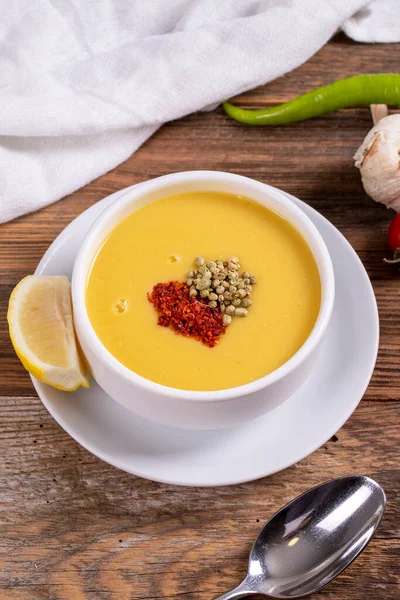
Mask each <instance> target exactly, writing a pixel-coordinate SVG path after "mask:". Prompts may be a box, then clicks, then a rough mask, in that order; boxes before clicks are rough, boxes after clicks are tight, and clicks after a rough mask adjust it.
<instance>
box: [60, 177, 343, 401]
mask: <svg viewBox="0 0 400 600" xmlns="http://www.w3.org/2000/svg"><path fill="white" fill-rule="evenodd" d="M196 180H198V181H199V182H200V181H205V180H209V181H210V180H213V181H214V182H215V183H219V184H221V183H222V184H223V183H231V184H232V183H235V182H236V183H238V184H242V185H246V186H247V187H248V188H249V189H250V191H249V193H248V194H247V192H246V195H248V197H250V198H251V197H252V196H251V188H252V189H254V190H257V191H258V192H261V193H264V194H265V195H266V196H268V195H269V196H272V197H273V198H274V200H276V201H277V202H278V203H280V204H281V205H283V206H284V207H285V208H286V209H287V210H288V211H289V212H290V213H291V214H292V216H293V217H294V218H295V219H297V220H298V221H301V222H302V223H303V225H304V226H305V229H306V230H307V234H308V235H309V236H311V237H312V238H313V239H314V242H315V245H316V247H317V248H318V253H319V256H317V253H316V252H315V251H314V250H313V249H312V248H311V247H310V250H311V252H312V254H313V256H314V258H315V259H316V260H317V258H319V261H318V262H319V271H320V278H321V305H320V309H319V312H318V316H317V319H316V321H315V323H314V326H313V328H312V330H311V332H310V334H309V336H308V338H307V339H306V340H305V342H304V343H303V344H302V346H301V347H300V348H299V349H298V350H297V352H295V354H293V356H291V357H290V358H289V360H287V361H286V362H285V363H283V365H281V366H280V367H278V368H277V369H275V370H274V371H271V372H270V373H268V374H267V375H264V376H263V377H260V378H259V379H256V380H254V381H252V382H250V383H246V384H242V385H240V386H235V387H232V388H225V389H222V390H215V391H192V390H185V389H180V388H174V387H169V386H166V385H163V384H160V383H156V382H154V381H151V380H150V379H147V378H146V377H143V376H142V375H139V374H138V373H136V372H135V371H132V370H131V369H129V368H128V367H126V366H125V365H123V364H122V363H121V362H120V361H119V360H118V359H117V358H116V357H115V356H114V355H113V354H111V352H110V351H109V350H107V348H106V347H105V346H104V345H103V343H102V341H101V340H100V338H99V337H98V336H97V334H96V332H95V330H94V328H93V326H92V324H91V322H90V319H89V315H88V312H87V310H86V302H85V293H86V282H87V276H88V273H89V270H90V267H91V264H92V262H93V261H92V262H91V263H90V264H89V266H88V268H85V267H84V264H83V263H84V258H85V255H86V253H87V252H88V251H89V250H90V249H91V248H92V247H93V246H96V245H97V248H99V246H100V245H101V243H102V241H103V240H104V237H101V232H102V229H103V227H104V226H105V225H106V223H107V222H108V221H109V220H110V219H112V218H113V217H115V215H116V214H118V213H119V212H120V211H121V212H122V211H123V209H124V208H125V207H126V206H127V205H129V204H130V203H134V202H135V201H136V200H138V199H139V198H140V197H141V196H143V195H144V194H149V193H152V192H156V191H158V190H160V189H162V188H163V187H168V186H169V185H173V184H176V183H180V184H181V183H191V184H192V183H193V182H195V181H196ZM210 182H211V183H212V181H210ZM230 193H232V192H230ZM165 195H166V196H167V195H168V190H167V189H166V193H165ZM243 195H244V194H243ZM254 201H255V202H257V200H254ZM150 202H151V201H150ZM132 212H134V211H132ZM123 218H125V217H123ZM121 220H122V219H121ZM293 225H294V226H295V227H296V225H295V224H293ZM303 237H305V236H304V235H303ZM99 238H100V239H99ZM305 241H306V242H307V244H308V240H307V239H305ZM322 280H323V281H322ZM71 289H72V304H73V314H74V321H75V322H77V323H78V328H76V329H79V330H80V332H81V335H82V332H83V335H84V337H85V341H86V342H87V343H88V344H89V345H90V348H91V350H92V351H93V352H94V354H95V355H96V357H97V359H98V360H100V361H101V362H102V363H103V364H104V363H105V364H107V366H108V367H110V368H111V369H112V370H113V371H114V372H115V373H116V374H117V375H118V376H120V377H122V378H123V379H124V380H125V381H127V382H128V383H130V384H132V385H133V386H139V387H140V388H142V390H143V391H145V392H150V393H156V394H158V395H162V396H164V397H170V398H174V399H177V398H178V399H180V400H182V401H188V402H193V401H194V402H214V403H215V402H224V401H226V400H232V399H234V398H240V397H243V396H248V395H250V394H254V393H256V392H258V391H260V390H262V389H264V388H267V387H269V386H270V385H272V384H274V383H276V382H277V381H279V380H281V379H283V378H285V377H287V376H288V375H289V374H290V373H292V372H293V371H295V370H296V369H297V367H299V366H300V365H301V363H303V362H304V361H305V360H306V359H307V358H308V357H309V356H310V355H311V354H312V352H313V350H314V349H315V348H316V347H317V346H318V344H319V342H320V340H321V338H322V336H323V334H324V333H325V331H326V328H327V326H328V323H329V320H330V317H331V314H332V310H333V304H334V297H335V279H334V271H333V265H332V261H331V257H330V255H329V251H328V249H327V247H326V244H325V242H324V240H323V238H322V236H321V234H320V233H319V231H318V229H317V228H316V227H315V225H314V224H313V223H312V221H311V220H310V219H309V217H308V216H307V215H306V214H305V213H304V212H303V211H302V210H301V208H299V207H298V206H296V205H295V204H294V203H293V202H292V201H291V200H290V199H289V198H288V197H287V196H285V195H284V194H283V193H282V192H281V191H280V190H279V189H278V188H275V187H273V186H270V185H268V184H265V183H262V182H259V181H256V180H254V179H251V178H249V177H245V176H242V175H237V174H233V173H226V172H223V171H204V170H199V171H183V172H178V173H172V174H168V175H163V176H161V177H157V178H154V179H150V180H148V181H145V182H143V183H140V185H137V186H135V187H134V188H132V187H129V188H127V189H126V191H125V192H123V193H121V195H120V196H119V197H118V198H117V199H116V200H115V201H114V202H113V203H112V204H110V205H109V206H108V207H107V208H106V209H105V210H104V211H103V212H102V213H101V214H100V215H99V216H98V217H97V219H96V220H95V221H94V222H93V224H92V225H91V227H90V229H89V232H88V234H87V236H86V237H85V239H84V241H83V242H82V244H81V247H80V248H79V250H78V254H77V256H76V259H75V262H74V268H73V273H72V286H71Z"/></svg>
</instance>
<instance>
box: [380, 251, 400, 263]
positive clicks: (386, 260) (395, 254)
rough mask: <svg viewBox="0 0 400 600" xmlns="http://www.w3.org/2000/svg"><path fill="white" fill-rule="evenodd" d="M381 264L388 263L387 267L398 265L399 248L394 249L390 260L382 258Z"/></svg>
mask: <svg viewBox="0 0 400 600" xmlns="http://www.w3.org/2000/svg"><path fill="white" fill-rule="evenodd" d="M383 262H385V263H388V264H389V265H396V264H397V263H400V248H396V251H395V253H394V254H393V258H392V259H389V258H384V259H383Z"/></svg>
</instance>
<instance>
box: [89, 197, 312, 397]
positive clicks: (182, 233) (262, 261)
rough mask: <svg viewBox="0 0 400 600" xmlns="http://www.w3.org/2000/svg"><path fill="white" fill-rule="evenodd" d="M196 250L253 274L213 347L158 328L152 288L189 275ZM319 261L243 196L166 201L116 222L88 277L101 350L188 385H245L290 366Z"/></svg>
mask: <svg viewBox="0 0 400 600" xmlns="http://www.w3.org/2000/svg"><path fill="white" fill-rule="evenodd" d="M197 256H204V257H205V258H206V260H216V259H221V260H226V259H227V258H228V257H229V256H238V257H239V258H240V262H241V265H242V270H245V271H248V272H250V273H252V274H253V275H255V276H256V278H257V284H256V285H255V286H254V289H253V292H252V296H251V297H252V301H253V305H252V306H251V308H250V310H249V314H248V316H247V317H245V318H239V317H235V318H234V320H233V322H232V324H231V325H229V326H228V328H227V332H226V334H225V335H223V336H222V337H221V340H220V342H219V344H218V345H217V346H216V347H214V348H209V347H207V346H204V345H203V344H201V343H200V342H198V341H196V340H194V339H191V338H186V337H183V336H181V335H176V334H175V333H174V332H173V331H172V330H170V329H168V328H164V327H160V326H159V325H157V318H158V315H157V313H156V311H155V310H154V307H153V306H152V304H150V303H149V301H148V299H147V293H148V292H150V291H151V290H152V288H153V286H154V285H155V284H156V283H159V282H167V281H171V280H179V281H185V275H186V272H187V271H189V270H190V269H192V268H193V261H194V259H195V258H196V257H197ZM320 298H321V286H320V278H319V272H318V268H317V265H316V263H315V260H314V257H313V255H312V254H311V251H310V249H309V247H308V245H307V244H306V242H305V241H304V239H303V238H302V236H301V235H300V234H299V233H298V232H297V231H296V230H295V229H294V228H293V227H292V225H290V223H288V222H287V221H286V220H284V219H282V218H281V217H279V216H278V215H276V214H275V213H274V212H272V211H270V210H269V209H267V208H265V207H263V206H261V205H260V204H258V203H256V202H254V201H252V200H249V199H247V198H244V197H239V196H234V195H230V194H224V193H217V192H196V193H188V194H180V195H175V196H169V197H165V198H162V199H161V200H158V201H156V202H153V203H151V204H148V205H147V206H144V207H143V208H140V209H139V210H137V211H136V212H134V213H132V214H131V215H130V216H128V217H127V218H126V219H125V220H124V221H122V222H121V223H119V224H118V225H117V227H116V228H115V229H114V230H113V231H112V232H111V234H110V235H109V236H108V238H107V239H106V240H105V241H104V243H103V245H102V246H101V248H100V249H99V251H98V253H97V256H96V258H95V260H94V262H93V265H92V269H91V272H90V275H89V278H88V282H87V290H86V305H87V310H88V314H89V318H90V321H91V323H92V326H93V327H94V330H95V331H96V333H97V335H98V337H99V338H100V340H101V341H102V343H103V344H104V346H105V347H106V348H107V349H108V350H109V351H110V352H111V354H113V355H114V356H115V357H116V358H117V359H118V360H119V361H120V362H121V363H123V364H124V365H126V366H127V367H128V368H129V369H131V370H132V371H135V372H136V373H138V374H139V375H142V376H143V377H146V378H147V379H150V380H151V381H154V382H156V383H160V384H163V385H166V386H170V387H175V388H181V389H186V390H220V389H224V388H230V387H234V386H237V385H242V384H245V383H249V382H251V381H254V380H255V379H258V378H260V377H262V376H264V375H267V374H268V373H270V372H271V371H273V370H275V369H276V368H278V367H279V366H281V365H282V364H283V363H284V362H286V361H287V360H288V359H289V358H290V357H291V356H293V354H294V353H295V352H296V351H297V350H298V349H299V348H300V347H301V346H302V344H303V343H304V342H305V340H306V339H307V337H308V335H309V334H310V332H311V330H312V328H313V326H314V323H315V321H316V318H317V316H318V311H319V307H320Z"/></svg>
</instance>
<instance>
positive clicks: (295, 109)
mask: <svg viewBox="0 0 400 600" xmlns="http://www.w3.org/2000/svg"><path fill="white" fill-rule="evenodd" d="M360 104H389V105H392V106H400V75H396V74H391V73H389V74H380V75H356V76H355V77H349V78H347V79H339V80H338V81H335V82H334V83H331V84H329V85H325V86H323V87H320V88H317V89H316V90H313V91H312V92H307V93H306V94H303V95H302V96H299V97H298V98H295V99H294V100H291V101H290V102H285V103H284V104H279V105H278V106H273V107H271V108H264V109H261V110H252V109H250V110H249V109H244V108H239V107H238V106H233V105H232V104H229V102H224V104H223V108H224V110H225V112H226V113H227V114H228V115H229V116H230V117H232V119H235V121H239V122H240V123H245V124H246V125H285V124H287V123H293V122H294V121H305V120H306V119H311V118H312V117H318V116H319V115H323V114H324V113H327V112H332V111H335V110H339V109H340V108H348V107H350V106H359V105H360Z"/></svg>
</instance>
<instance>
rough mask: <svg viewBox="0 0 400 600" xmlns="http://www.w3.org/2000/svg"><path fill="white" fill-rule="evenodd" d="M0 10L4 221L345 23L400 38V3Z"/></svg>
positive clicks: (120, 3) (302, 57) (99, 2)
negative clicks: (166, 124) (383, 8)
mask: <svg viewBox="0 0 400 600" xmlns="http://www.w3.org/2000/svg"><path fill="white" fill-rule="evenodd" d="M382 5H385V7H386V8H385V11H386V12H385V13H384V12H382V11H381V8H382ZM395 5H396V6H395ZM0 7H1V8H2V13H1V14H2V20H1V23H0V72H1V83H0V106H1V111H0V222H4V221H7V220H9V219H12V218H14V217H17V216H19V215H22V214H24V213H27V212H30V211H33V210H36V209H38V208H41V207H42V206H45V205H47V204H49V203H51V202H54V201H55V200H58V199H59V198H61V197H63V196H65V195H67V194H69V193H71V192H73V191H74V190H76V189H78V188H79V187H81V186H83V185H84V184H86V183H88V182H89V181H91V180H92V179H94V178H95V177H98V176H99V175H101V174H103V173H105V172H106V171H108V170H109V169H112V168H113V167H115V166H116V165H118V164H119V163H120V162H122V161H123V160H125V159H126V158H128V156H129V155H130V154H131V153H132V152H134V151H135V150H136V149H137V148H138V147H139V146H140V145H141V144H142V143H143V142H144V141H145V140H146V139H147V138H148V137H149V136H150V135H151V134H152V133H153V132H154V131H155V130H156V129H157V128H158V127H159V126H160V125H161V124H162V123H165V122H167V121H170V120H172V119H177V118H179V117H181V116H183V115H186V114H189V113H191V112H194V111H197V110H201V109H204V108H206V107H207V106H210V105H213V104H215V103H219V102H221V101H222V100H225V99H226V98H229V97H230V96H233V95H235V94H237V93H240V92H242V91H244V90H248V89H251V88H253V87H255V86H258V85H260V84H262V83H265V82H267V81H270V80H272V79H274V78H276V77H279V76H280V75H283V74H284V73H287V72H288V71H290V70H292V69H294V68H295V67H297V66H298V65H300V64H301V63H303V62H304V61H306V60H307V59H308V58H309V57H310V56H312V55H313V54H314V53H315V52H316V51H317V50H318V49H319V48H320V47H321V46H322V45H323V44H325V43H326V42H327V41H328V40H329V38H330V37H331V36H332V35H333V34H334V33H335V32H336V31H337V30H338V29H339V28H340V27H342V26H343V27H344V29H345V31H346V32H347V33H348V34H349V35H351V36H353V37H354V38H355V39H360V40H363V41H366V40H367V39H372V40H373V41H394V40H395V39H396V32H397V40H400V26H397V28H396V26H395V25H393V23H394V22H395V20H396V19H398V22H399V20H400V1H399V0H375V1H374V2H372V4H369V3H368V0H218V1H217V0H136V1H135V0H130V1H129V2H128V1H127V0H96V1H95V2H81V1H80V0H69V1H68V2H66V1H65V0H35V2H32V1H31V0H18V1H17V2H9V1H8V0H0ZM365 7H367V8H365ZM362 8H363V9H364V10H363V11H362V12H361V13H359V14H358V15H356V13H357V11H359V10H360V9H362ZM384 14H386V19H385V18H384V17H383V15H384ZM354 15H356V16H354ZM351 17H353V18H351ZM349 18H351V20H350V21H348V22H347V23H346V21H347V20H348V19H349ZM382 19H383V20H382ZM363 23H365V27H364V25H363ZM375 23H376V26H375ZM398 25H399V23H398ZM380 32H381V33H380Z"/></svg>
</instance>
